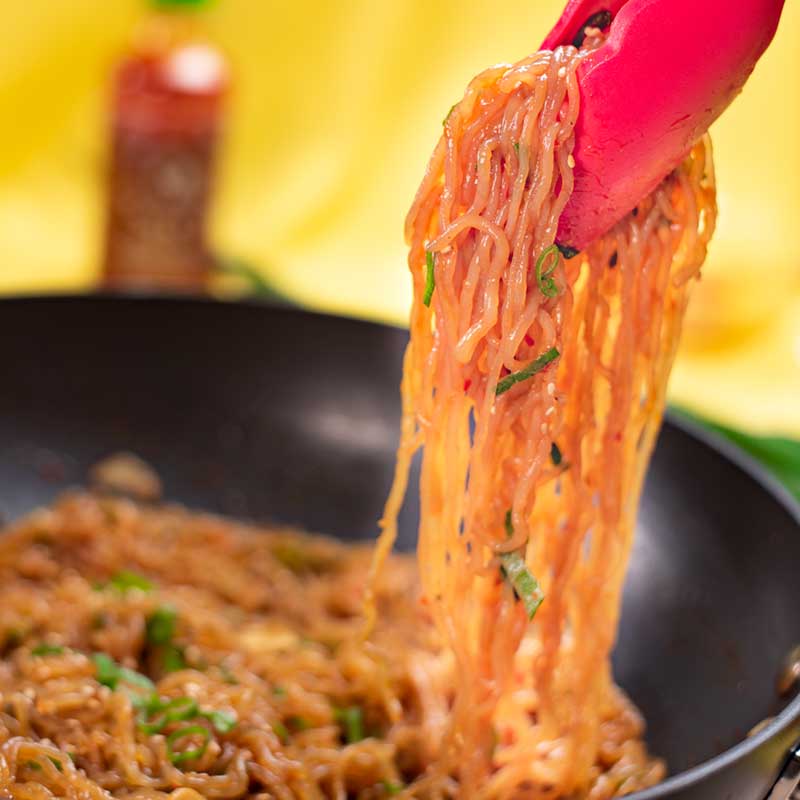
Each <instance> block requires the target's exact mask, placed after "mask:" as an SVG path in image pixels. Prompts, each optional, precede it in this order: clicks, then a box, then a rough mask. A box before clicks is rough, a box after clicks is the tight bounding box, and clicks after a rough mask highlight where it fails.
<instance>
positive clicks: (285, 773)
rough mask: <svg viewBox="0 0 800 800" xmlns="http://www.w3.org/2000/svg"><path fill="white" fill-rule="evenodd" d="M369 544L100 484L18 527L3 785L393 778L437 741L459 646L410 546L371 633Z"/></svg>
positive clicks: (373, 791)
mask: <svg viewBox="0 0 800 800" xmlns="http://www.w3.org/2000/svg"><path fill="white" fill-rule="evenodd" d="M370 557H371V554H370V550H369V549H368V548H367V547H363V546H362V547H357V546H347V545H343V544H339V543H336V542H333V541H330V540H326V539H323V538H320V537H310V536H303V535H301V534H298V533H295V532H292V531H286V530H281V529H253V528H249V527H246V526H243V525H239V524H236V523H233V522H230V521H227V520H221V519H218V518H215V517H211V516H207V515H201V514H191V513H189V512H187V511H185V510H183V509H181V508H178V507H147V506H140V505H136V504H134V503H133V502H131V501H128V500H112V499H108V498H103V497H95V496H92V495H88V494H75V495H71V496H66V497H64V498H63V499H61V500H60V501H59V502H58V503H57V504H56V506H55V507H54V508H52V509H48V510H41V511H37V512H35V513H34V514H32V515H31V516H30V517H28V518H27V519H25V520H22V521H21V522H19V523H18V524H16V525H15V526H14V527H13V528H11V529H8V530H4V531H3V532H2V536H0V582H2V586H3V603H2V606H1V607H0V647H2V660H0V700H2V705H0V796H2V797H11V798H28V800H40V799H41V800H44V798H50V797H53V796H56V797H73V798H74V797H85V798H95V799H97V800H99V798H107V797H108V796H109V794H108V793H111V794H113V795H114V796H116V797H128V798H131V797H136V798H152V800H156V798H159V797H165V796H167V795H170V796H171V797H172V799H173V800H197V798H199V797H209V798H239V797H253V798H261V800H266V798H281V799H282V800H289V798H346V797H354V798H360V800H372V799H373V798H382V797H386V796H388V795H389V794H393V793H396V791H399V789H400V788H401V787H402V786H403V785H404V784H405V782H406V781H413V780H414V779H416V778H418V777H419V776H420V775H421V774H422V773H423V771H424V769H425V766H426V764H427V763H429V762H430V760H431V759H432V758H433V757H434V756H435V751H436V743H437V741H438V739H439V738H440V736H441V729H442V726H443V724H444V720H445V718H446V714H447V710H446V709H447V688H446V687H447V686H448V685H449V683H450V682H451V680H452V674H451V670H452V659H451V657H450V655H449V654H448V653H447V652H445V651H443V650H442V648H441V646H440V645H439V638H438V636H437V634H436V632H435V630H434V629H433V627H432V624H431V622H430V619H429V618H427V617H426V615H425V614H424V613H421V612H420V608H419V605H418V603H417V597H418V592H417V579H416V568H415V566H414V564H413V562H412V560H410V559H409V558H407V557H403V558H401V557H394V558H393V562H392V570H391V575H387V576H386V578H385V579H384V580H383V581H382V585H381V588H380V590H379V594H378V598H377V600H378V607H379V610H380V614H381V622H380V624H379V625H378V626H377V629H376V630H375V632H374V635H373V640H372V642H371V643H370V645H369V649H368V650H367V651H365V650H364V648H363V647H362V646H361V645H360V644H359V637H358V632H359V630H360V629H361V626H362V625H363V621H362V616H361V607H362V602H363V585H364V574H365V572H366V570H367V567H368V565H369V560H370ZM98 659H100V661H98ZM122 668H124V669H127V670H129V671H133V678H131V676H130V673H122V674H119V670H120V669H122ZM109 675H110V676H111V677H110V678H109ZM114 678H116V679H117V681H118V682H117V683H116V685H114V684H115V681H114ZM149 681H152V682H153V685H152V686H148V682H149ZM154 698H157V700H154ZM170 701H172V703H173V706H172V707H170V706H168V705H167V703H169V702H170ZM195 707H196V708H195ZM187 709H188V710H187ZM169 713H172V714H174V715H176V717H177V718H175V719H172V720H169V719H166V718H165V715H166V714H169ZM161 722H164V724H163V725H161V724H160V723H161ZM198 727H199V729H200V730H195V733H194V734H190V735H187V736H186V737H185V740H181V739H173V742H172V744H170V737H171V736H173V735H174V734H176V732H179V731H180V730H181V729H183V730H187V729H188V728H195V729H197V728H198ZM205 740H207V741H205ZM204 742H205V749H204V750H203V752H202V753H200V754H199V755H197V757H195V758H187V759H181V754H182V753H185V752H186V750H188V749H193V748H201V749H202V748H203V745H204ZM171 747H172V748H174V749H173V750H171V749H170V748H171ZM176 756H177V760H176Z"/></svg>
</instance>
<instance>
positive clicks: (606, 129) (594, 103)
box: [543, 0, 783, 254]
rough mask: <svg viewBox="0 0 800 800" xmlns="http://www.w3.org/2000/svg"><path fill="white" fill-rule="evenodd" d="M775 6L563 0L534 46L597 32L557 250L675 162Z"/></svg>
mask: <svg viewBox="0 0 800 800" xmlns="http://www.w3.org/2000/svg"><path fill="white" fill-rule="evenodd" d="M782 8H783V0H569V2H568V3H567V6H566V9H565V10H564V13H563V14H562V15H561V18H560V19H559V20H558V22H557V23H556V26H555V27H554V28H553V30H552V31H551V32H550V35H549V36H548V37H547V38H546V39H545V41H544V44H543V47H544V48H546V49H552V48H554V47H556V46H558V45H564V44H576V45H579V44H580V42H581V41H582V38H583V35H584V30H585V28H586V27H588V26H592V27H597V28H601V29H603V30H605V31H607V38H606V40H605V42H604V43H603V44H602V45H601V46H600V47H599V48H598V49H597V50H595V51H594V52H592V53H590V54H589V55H588V56H586V58H585V60H584V61H583V62H582V64H581V65H580V67H579V68H578V81H579V84H580V88H581V112H580V115H579V117H578V123H577V127H576V131H575V135H576V140H575V153H574V156H575V189H574V192H573V194H572V197H571V198H570V201H569V202H568V203H567V206H566V208H565V209H564V213H563V214H562V216H561V219H560V222H559V227H558V235H557V237H556V238H557V241H558V243H559V245H560V247H561V248H562V251H563V252H565V254H567V253H568V252H569V251H578V250H581V249H582V248H584V247H585V246H586V245H588V244H589V243H590V242H591V241H592V240H594V239H596V238H597V237H598V236H600V235H601V234H603V233H605V232H606V231H607V230H608V229H609V228H611V227H612V226H613V225H614V224H615V223H616V222H617V221H619V220H620V219H621V218H622V217H623V216H625V214H627V213H628V212H629V211H631V210H632V209H633V208H634V207H635V206H636V204H637V203H638V202H639V201H640V200H641V199H642V198H643V197H645V196H646V195H647V194H648V193H649V192H651V191H652V190H653V189H654V188H655V187H656V186H657V185H658V183H659V182H660V181H661V180H663V178H664V177H665V176H666V175H667V174H669V172H670V171H671V170H672V169H674V168H675V167H676V166H677V165H678V164H679V163H680V162H681V160H682V159H683V158H684V156H685V155H686V153H687V152H688V150H689V148H690V147H691V145H692V144H693V143H694V142H695V141H697V139H699V138H700V137H701V136H702V135H703V134H704V133H705V132H706V130H707V129H708V127H709V125H711V123H712V122H713V121H714V120H715V119H716V118H717V117H718V116H719V115H720V114H721V113H722V112H723V111H724V110H725V109H726V108H727V107H728V105H729V103H730V102H731V101H732V100H733V98H734V97H735V96H736V95H737V94H738V93H739V92H740V91H741V88H742V86H743V85H744V82H745V81H746V80H747V78H748V76H749V75H750V73H751V72H752V71H753V67H754V66H755V64H756V61H758V59H759V57H760V56H761V54H762V53H763V52H764V50H766V48H767V45H768V44H769V43H770V41H772V37H773V35H774V34H775V29H776V28H777V26H778V20H779V18H780V15H781V10H782ZM779 90H780V87H776V91H779ZM775 100H776V103H779V102H780V98H779V97H776V98H775Z"/></svg>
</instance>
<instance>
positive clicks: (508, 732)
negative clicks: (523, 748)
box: [503, 728, 517, 747]
mask: <svg viewBox="0 0 800 800" xmlns="http://www.w3.org/2000/svg"><path fill="white" fill-rule="evenodd" d="M516 742H517V732H516V731H515V730H514V729H513V728H506V729H505V730H504V731H503V744H504V745H505V746H506V747H510V746H511V745H513V744H516Z"/></svg>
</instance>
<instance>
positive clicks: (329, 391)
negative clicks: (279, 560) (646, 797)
mask: <svg viewBox="0 0 800 800" xmlns="http://www.w3.org/2000/svg"><path fill="white" fill-rule="evenodd" d="M0 305H1V306H2V313H0V336H2V341H4V342H6V343H8V344H7V349H6V353H7V354H8V357H7V359H6V363H5V365H4V366H5V376H4V382H3V383H4V390H3V392H2V393H0V486H2V491H0V513H2V515H3V517H4V518H5V519H10V518H14V517H16V516H18V515H19V514H22V513H24V512H26V511H28V510H30V509H31V508H33V507H34V506H36V505H40V504H42V503H46V502H49V501H50V500H51V499H52V498H53V497H54V496H55V495H56V494H57V493H58V492H59V491H61V490H62V489H64V488H66V487H67V486H74V485H76V484H80V483H82V482H83V480H84V478H85V476H86V471H87V469H88V468H89V467H90V466H91V465H92V464H93V463H95V462H96V461H97V460H99V459H100V458H102V457H103V456H105V455H108V454H109V453H112V452H116V451H119V450H131V451H134V452H136V453H137V454H138V455H140V456H141V457H143V458H144V459H146V460H147V461H148V462H150V463H151V464H152V465H154V466H155V467H156V468H157V470H158V471H159V473H160V475H161V476H162V478H163V480H164V485H165V489H166V495H167V497H168V498H169V499H172V500H178V501H181V502H184V503H186V504H188V505H190V506H195V507H200V508H207V509H211V510H214V511H218V512H221V513H224V514H230V515H234V516H239V517H250V518H255V519H272V520H276V521H280V522H289V523H293V524H297V525H300V526H302V527H304V528H306V529H308V530H311V531H319V532H325V533H330V534H334V535H337V536H340V537H343V538H358V539H368V538H372V537H374V535H375V533H376V520H377V518H378V516H379V515H380V512H381V509H382V504H383V501H384V499H385V494H386V491H387V487H388V485H389V481H390V477H391V473H392V468H393V462H394V455H395V451H394V449H395V446H396V442H397V437H398V420H399V411H400V409H399V394H398V384H399V378H400V372H401V358H402V353H403V348H404V346H405V341H406V334H405V332H403V331H400V330H397V329H393V328H388V327H381V326H376V325H371V324H369V323H363V322H356V321H348V320H343V319H337V318H331V317H325V316H319V315H313V314H308V313H304V312H299V311H292V310H287V309H271V310H266V309H264V308H263V307H259V306H255V305H239V304H236V305H234V304H223V303H215V302H213V301H189V300H169V299H162V300H148V301H146V302H145V301H143V300H136V299H120V298H115V299H110V298H91V297H89V298H52V299H38V300H36V299H31V300H12V301H3V302H2V303H0ZM412 495H413V493H412ZM417 514H418V509H417V508H416V506H415V503H413V502H411V503H409V504H408V506H407V507H406V508H405V510H404V513H403V516H402V519H401V545H402V546H403V547H405V548H407V549H410V548H412V547H413V540H414V531H415V527H416V517H417ZM798 562H800V537H799V536H797V527H796V522H795V521H794V520H793V519H792V516H791V514H790V513H789V512H788V511H786V510H785V509H784V508H783V507H782V506H781V504H780V503H779V502H778V501H777V500H776V499H775V498H774V497H773V496H772V495H771V494H770V493H769V492H768V491H766V490H765V489H764V488H762V486H760V485H759V483H758V482H757V481H756V480H754V479H753V478H752V477H750V476H749V475H748V474H747V473H745V472H744V471H743V470H742V469H741V468H740V467H738V466H736V465H735V464H733V463H732V462H730V461H728V460H727V459H726V458H725V457H724V456H722V455H721V454H719V453H718V452H717V451H715V450H713V449H712V448H711V447H709V446H707V445H705V444H703V443H702V442H701V441H699V440H698V439H696V438H694V437H693V436H692V435H691V434H689V433H688V432H686V431H685V430H683V429H681V428H679V427H677V426H676V425H675V424H673V423H667V424H666V425H665V427H664V430H663V432H662V434H661V437H660V440H659V443H658V448H657V451H656V454H655V457H654V459H653V463H652V466H651V469H650V474H649V477H648V481H647V486H646V490H645V495H644V500H643V504H642V508H641V513H640V520H639V529H638V533H637V542H636V545H635V548H634V554H633V562H632V564H631V568H630V573H629V576H628V581H627V585H626V591H625V602H624V609H623V619H622V624H621V632H620V641H619V645H618V647H617V650H616V654H615V659H614V660H615V666H616V675H617V679H618V681H619V682H620V683H621V685H622V686H623V687H624V688H625V689H626V690H627V691H628V692H629V693H630V694H631V696H632V697H633V699H634V701H635V702H636V704H637V705H638V706H639V707H640V708H641V709H642V711H643V712H644V714H645V716H646V718H647V721H648V737H647V738H648V743H649V746H650V749H651V752H653V753H655V754H658V755H659V756H662V757H664V758H666V760H667V763H668V765H669V769H670V773H671V774H673V775H674V774H675V773H677V772H680V771H682V770H684V769H686V768H688V767H690V766H693V765H696V764H699V763H701V762H703V761H705V760H707V759H709V758H711V757H712V756H714V755H716V754H717V753H719V752H721V751H723V750H725V749H727V748H728V747H730V746H731V745H733V744H735V743H736V742H737V741H739V740H741V739H742V738H743V737H744V736H745V735H746V734H747V732H748V730H749V729H750V728H751V727H752V726H754V725H755V724H756V723H758V722H759V721H760V720H762V719H763V718H765V717H768V716H771V715H773V714H775V713H776V711H778V710H779V709H780V707H781V704H780V702H779V698H778V697H777V695H776V692H775V681H776V677H777V674H778V672H779V668H780V665H781V663H782V661H783V659H784V657H785V655H786V654H787V652H788V651H789V650H790V649H791V647H792V646H793V645H795V644H796V643H797V638H798V637H797V630H796V628H797V626H796V623H795V620H794V616H793V612H794V610H795V609H796V608H798V607H800V581H798V580H797V577H796V574H795V572H796V571H795V569H794V564H796V563H798Z"/></svg>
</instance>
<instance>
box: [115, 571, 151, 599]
mask: <svg viewBox="0 0 800 800" xmlns="http://www.w3.org/2000/svg"><path fill="white" fill-rule="evenodd" d="M108 585H109V586H110V587H111V588H112V589H116V590H117V591H118V592H121V593H122V594H125V593H126V592H129V591H131V590H133V589H138V590H139V591H140V592H151V591H153V583H152V582H151V581H149V580H148V579H147V578H145V577H144V575H139V574H138V573H137V572H131V571H130V570H127V569H123V570H122V571H120V572H118V573H117V574H116V575H113V576H112V577H111V580H110V581H109V582H108Z"/></svg>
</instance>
